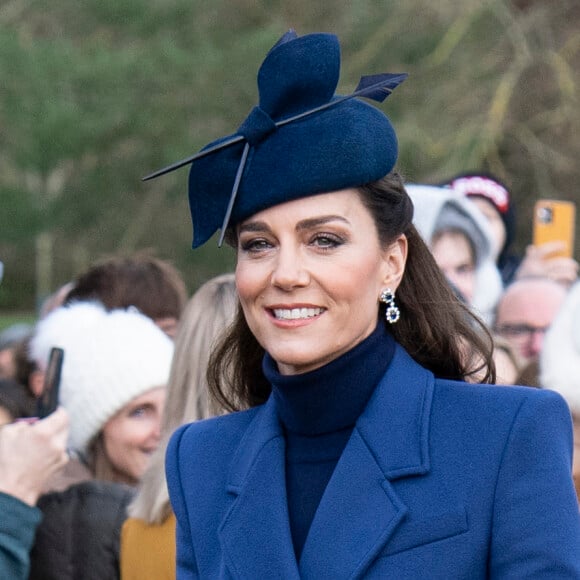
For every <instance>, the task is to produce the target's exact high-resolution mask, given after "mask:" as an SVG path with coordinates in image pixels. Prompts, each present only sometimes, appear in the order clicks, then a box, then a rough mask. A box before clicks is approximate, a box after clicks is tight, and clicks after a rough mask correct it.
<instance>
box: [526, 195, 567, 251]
mask: <svg viewBox="0 0 580 580" xmlns="http://www.w3.org/2000/svg"><path fill="white" fill-rule="evenodd" d="M575 223H576V205H575V204H574V202H572V201H560V200H556V199H540V200H538V201H537V202H536V204H535V205H534V228H533V229H534V233H533V244H534V246H539V245H540V244H545V243H546V242H554V241H559V242H564V244H565V248H564V249H562V251H561V252H555V253H554V254H553V255H554V256H561V257H566V258H571V257H572V256H573V254H574V227H575Z"/></svg>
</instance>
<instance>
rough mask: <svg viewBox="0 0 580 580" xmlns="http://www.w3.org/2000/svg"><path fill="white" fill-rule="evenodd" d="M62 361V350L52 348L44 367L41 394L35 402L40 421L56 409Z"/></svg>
mask: <svg viewBox="0 0 580 580" xmlns="http://www.w3.org/2000/svg"><path fill="white" fill-rule="evenodd" d="M63 360H64V350H63V349H62V348H57V347H53V348H52V349H51V350H50V355H49V357H48V366H47V367H46V374H45V375H44V386H43V388H42V394H41V395H40V397H39V398H38V400H37V402H36V412H37V415H38V417H39V418H40V419H42V418H44V417H47V416H48V415H50V414H51V413H53V412H54V411H56V408H57V407H58V391H59V387H60V376H61V372H62V361H63Z"/></svg>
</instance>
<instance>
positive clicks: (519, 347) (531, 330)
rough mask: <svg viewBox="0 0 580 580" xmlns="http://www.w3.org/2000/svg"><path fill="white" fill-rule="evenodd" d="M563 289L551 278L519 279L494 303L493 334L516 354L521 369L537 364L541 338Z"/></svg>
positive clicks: (556, 310)
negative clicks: (520, 363) (508, 345)
mask: <svg viewBox="0 0 580 580" xmlns="http://www.w3.org/2000/svg"><path fill="white" fill-rule="evenodd" d="M566 294H567V289H566V287H565V286H563V285H562V284H560V283H558V282H555V281H554V280H552V279H551V278H539V277H534V278H521V279H519V280H516V281H515V282H512V283H511V284H510V285H509V286H508V287H507V288H506V289H505V290H504V292H503V294H502V295H501V298H500V300H499V302H498V305H497V309H496V315H495V321H494V331H495V332H496V333H497V334H498V335H499V336H502V337H504V338H505V339H506V340H507V341H509V342H510V344H511V345H512V346H513V348H514V349H515V350H516V352H517V353H518V355H519V357H520V360H521V361H522V366H524V367H525V366H527V365H529V364H532V363H534V362H536V361H537V360H538V357H539V356H540V353H541V352H542V346H543V343H544V336H545V334H546V331H547V330H548V328H549V327H550V324H551V323H552V321H553V320H554V318H555V317H556V314H557V313H558V311H559V309H560V307H561V306H562V303H563V302H564V299H565V298H566Z"/></svg>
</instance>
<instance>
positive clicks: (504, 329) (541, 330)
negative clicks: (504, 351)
mask: <svg viewBox="0 0 580 580" xmlns="http://www.w3.org/2000/svg"><path fill="white" fill-rule="evenodd" d="M547 330H548V326H530V325H529V324H502V325H501V326H498V327H497V328H496V332H497V333H498V334H501V335H502V336H505V337H506V338H511V339H512V340H519V341H526V340H529V339H530V338H531V337H532V336H533V335H535V334H545V333H546V331H547Z"/></svg>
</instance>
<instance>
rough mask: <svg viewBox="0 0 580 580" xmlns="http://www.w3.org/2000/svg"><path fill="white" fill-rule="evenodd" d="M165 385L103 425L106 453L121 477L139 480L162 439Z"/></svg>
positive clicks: (132, 481)
mask: <svg viewBox="0 0 580 580" xmlns="http://www.w3.org/2000/svg"><path fill="white" fill-rule="evenodd" d="M164 405H165V387H158V388H155V389H151V390H150V391H147V392H146V393H144V394H143V395H140V396H139V397H135V398H134V399H132V400H131V401H130V402H129V403H128V404H127V405H125V406H124V407H123V408H122V409H121V410H120V411H119V412H118V413H117V414H116V415H115V416H113V417H112V418H111V419H109V421H108V422H107V423H106V424H105V426H104V428H103V442H104V446H105V453H106V454H107V457H108V458H109V461H110V462H111V464H112V465H113V468H114V470H115V471H116V472H117V474H118V476H119V480H121V481H125V482H126V483H129V484H134V483H136V482H137V481H138V480H139V479H140V478H141V476H142V475H143V473H144V472H145V469H146V468H147V465H148V464H149V460H150V458H151V454H152V453H153V452H154V451H155V450H156V449H157V446H158V445H159V439H160V430H161V414H162V413H163V407H164Z"/></svg>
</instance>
